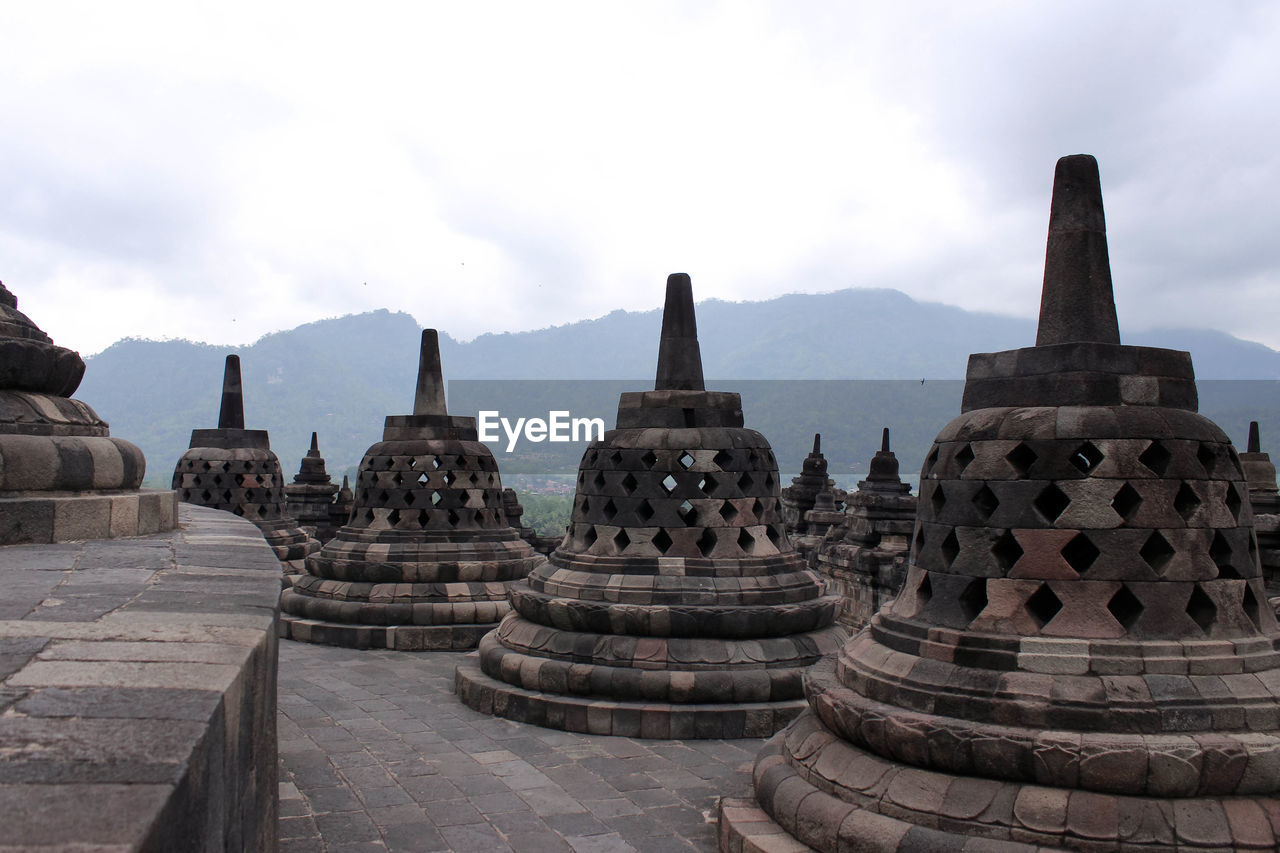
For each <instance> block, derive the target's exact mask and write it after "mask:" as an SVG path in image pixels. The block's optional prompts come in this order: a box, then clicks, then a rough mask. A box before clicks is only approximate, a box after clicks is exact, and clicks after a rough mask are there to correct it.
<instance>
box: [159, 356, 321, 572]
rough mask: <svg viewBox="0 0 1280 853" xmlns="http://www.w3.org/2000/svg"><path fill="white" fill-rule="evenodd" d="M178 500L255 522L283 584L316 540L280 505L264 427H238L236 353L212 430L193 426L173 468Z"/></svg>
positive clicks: (278, 474) (279, 484) (240, 400)
mask: <svg viewBox="0 0 1280 853" xmlns="http://www.w3.org/2000/svg"><path fill="white" fill-rule="evenodd" d="M173 488H174V489H176V490H177V491H178V495H179V500H181V501H183V502H185V503H190V504H197V505H199V506H208V507H213V508H214V509H221V510H225V511H227V512H233V513H235V514H236V515H239V516H241V517H243V518H247V519H248V520H249V521H252V522H253V523H254V524H256V525H257V526H258V529H259V530H261V531H262V535H263V536H264V537H266V540H267V544H268V545H270V546H271V550H272V551H274V552H275V555H276V559H278V560H279V561H280V563H281V565H282V566H283V568H284V572H285V582H286V583H288V580H289V578H290V577H292V576H296V575H298V574H300V573H301V572H302V570H303V561H304V560H305V559H306V556H307V555H308V554H310V553H311V552H312V551H315V550H316V549H318V548H319V547H320V543H319V542H317V541H316V540H315V539H313V538H312V537H310V536H308V535H307V532H306V531H305V530H303V529H302V528H301V527H299V526H298V522H297V520H296V519H294V518H293V517H292V516H290V515H289V514H288V512H287V510H286V509H285V498H284V472H283V471H282V470H281V469H280V460H279V459H277V458H276V455H275V454H274V453H272V452H271V439H270V437H269V436H268V435H267V431H266V430H265V429H245V428H244V386H243V385H242V384H241V381H240V356H238V355H229V356H227V361H226V366H225V368H224V369H223V374H222V404H221V406H220V407H219V409H218V427H217V429H193V430H192V431H191V446H190V447H189V448H188V450H187V452H186V453H184V454H182V457H181V458H179V459H178V464H177V465H176V466H174V469H173Z"/></svg>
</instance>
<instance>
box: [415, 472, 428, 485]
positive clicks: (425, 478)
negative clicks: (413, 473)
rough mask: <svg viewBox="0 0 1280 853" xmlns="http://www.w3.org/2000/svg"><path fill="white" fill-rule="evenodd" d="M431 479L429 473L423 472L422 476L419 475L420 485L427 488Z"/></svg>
mask: <svg viewBox="0 0 1280 853" xmlns="http://www.w3.org/2000/svg"><path fill="white" fill-rule="evenodd" d="M430 479H431V478H430V477H428V476H427V472H426V471H423V472H422V473H421V474H419V475H418V485H419V486H425V485H426V484H427V482H428V481H429V480H430Z"/></svg>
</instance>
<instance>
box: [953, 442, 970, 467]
mask: <svg viewBox="0 0 1280 853" xmlns="http://www.w3.org/2000/svg"><path fill="white" fill-rule="evenodd" d="M955 458H956V465H958V466H959V468H960V470H961V472H963V471H964V469H965V468H968V467H969V463H970V462H972V461H973V445H970V444H966V445H965V446H964V447H962V448H960V452H959V453H957V454H956V457H955Z"/></svg>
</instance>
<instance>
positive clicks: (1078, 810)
mask: <svg viewBox="0 0 1280 853" xmlns="http://www.w3.org/2000/svg"><path fill="white" fill-rule="evenodd" d="M1045 760H1046V761H1048V760H1052V756H1046V757H1045ZM752 775H753V784H754V789H755V795H756V801H757V803H758V805H759V807H760V809H761V810H762V811H763V813H764V814H766V815H768V817H769V819H770V821H771V822H772V824H773V825H776V826H779V827H780V828H781V829H783V830H784V831H785V832H786V834H787V835H788V836H790V838H791V839H793V840H795V841H796V842H798V843H799V844H800V845H807V846H808V847H811V848H813V849H816V850H822V851H836V850H865V851H908V850H957V851H959V850H966V851H967V850H973V851H978V850H982V851H988V850H994V851H1010V852H1011V853H1012V851H1027V853H1030V851H1034V850H1041V849H1044V848H1050V849H1065V850H1085V851H1102V850H1116V849H1123V850H1148V851H1170V853H1172V851H1175V850H1177V851H1181V850H1188V849H1212V850H1275V849H1277V845H1278V844H1280V836H1278V835H1277V832H1278V829H1280V799H1276V798H1274V797H1266V796H1259V797H1239V796H1234V797H1210V796H1205V797H1185V798H1183V797H1161V796H1142V795H1138V794H1134V795H1125V794H1111V793H1103V792H1097V791H1087V790H1081V789H1075V788H1073V789H1070V790H1068V789H1065V788H1057V787H1049V786H1044V785H1034V784H1027V783H1019V782H1009V781H1001V780H998V779H990V778H981V777H974V776H955V775H951V774H948V773H939V772H937V771H933V770H926V769H923V768H920V767H916V766H913V765H909V764H905V763H902V762H898V761H893V760H890V759H886V758H882V757H880V756H878V755H874V754H872V753H870V752H867V751H865V750H862V749H859V748H858V747H855V746H853V745H852V744H850V743H848V742H847V741H844V740H841V739H840V738H838V737H837V736H836V735H834V734H833V733H832V732H831V731H830V730H828V729H827V728H826V727H825V726H824V725H823V724H822V722H821V721H820V720H819V719H818V718H817V717H816V716H815V715H814V714H812V713H805V714H803V715H802V716H800V717H799V718H798V719H797V720H796V721H795V722H794V723H793V724H792V725H791V726H789V727H788V728H787V729H786V731H784V732H781V733H779V734H778V735H776V736H775V737H773V738H772V739H771V740H769V741H768V742H767V743H766V744H765V746H764V749H763V750H761V752H760V755H759V756H758V757H757V759H756V764H755V769H754V771H753V774H752ZM770 834H773V835H774V836H775V837H776V832H774V830H773V828H772V826H771V825H770V824H769V823H765V822H764V821H762V820H761V819H760V818H759V816H758V815H756V814H754V813H753V812H750V811H744V810H735V809H734V808H732V807H730V806H729V804H725V806H723V807H722V809H721V827H720V839H721V841H720V849H721V850H739V849H741V850H750V849H754V848H751V847H748V846H747V840H748V839H749V838H761V839H762V838H765V837H767V836H769V835H770ZM738 843H741V846H740V847H739V846H735V844H738ZM760 849H767V850H773V849H775V848H774V847H766V846H761V847H760ZM777 849H791V848H783V847H778V848H777ZM797 849H805V848H804V846H801V847H799V848H797Z"/></svg>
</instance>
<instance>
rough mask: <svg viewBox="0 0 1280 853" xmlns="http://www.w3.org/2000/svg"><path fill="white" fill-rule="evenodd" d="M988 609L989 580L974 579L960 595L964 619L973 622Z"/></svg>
mask: <svg viewBox="0 0 1280 853" xmlns="http://www.w3.org/2000/svg"><path fill="white" fill-rule="evenodd" d="M986 607H987V579H986V578H974V579H973V580H971V581H969V583H967V584H965V588H964V590H963V591H962V592H961V593H960V612H961V613H963V614H964V618H965V619H966V620H967V621H969V622H972V621H973V620H974V619H977V618H978V614H979V613H981V612H982V611H983V610H985V609H986Z"/></svg>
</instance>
